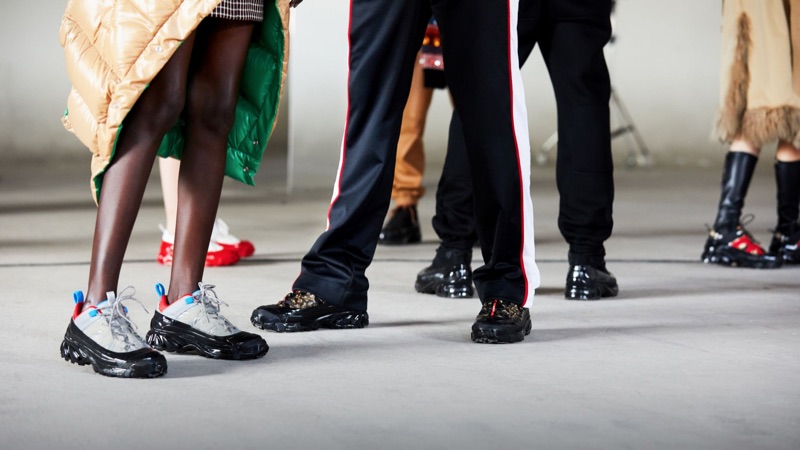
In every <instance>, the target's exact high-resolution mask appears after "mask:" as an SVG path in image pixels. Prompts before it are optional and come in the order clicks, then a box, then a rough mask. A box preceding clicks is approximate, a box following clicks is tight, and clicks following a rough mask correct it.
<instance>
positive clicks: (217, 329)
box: [147, 283, 269, 360]
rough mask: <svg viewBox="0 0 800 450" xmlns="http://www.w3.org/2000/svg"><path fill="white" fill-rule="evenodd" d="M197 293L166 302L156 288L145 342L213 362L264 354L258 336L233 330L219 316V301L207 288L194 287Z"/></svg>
mask: <svg viewBox="0 0 800 450" xmlns="http://www.w3.org/2000/svg"><path fill="white" fill-rule="evenodd" d="M198 285H199V287H200V289H199V290H197V291H195V292H194V293H193V294H191V295H186V296H183V297H181V298H179V299H178V300H176V301H175V302H174V303H172V304H171V305H170V304H169V303H168V302H167V296H166V295H165V293H164V286H162V285H161V284H160V283H159V284H157V285H156V292H157V293H158V295H159V296H160V297H161V301H160V302H159V305H158V311H156V313H155V315H154V316H153V319H152V320H151V321H150V331H149V332H148V333H147V342H148V343H149V344H150V345H151V346H152V347H153V348H156V349H159V350H164V351H168V352H178V353H183V352H189V351H194V352H196V353H197V354H199V355H201V356H205V357H207V358H214V359H235V360H242V359H255V358H261V357H262V356H264V355H266V354H267V351H268V350H269V346H267V341H265V340H264V338H262V337H261V336H259V335H257V334H253V333H248V332H246V331H241V330H239V329H238V328H236V327H235V326H234V325H233V324H232V323H231V322H230V321H228V319H226V318H225V317H223V316H222V314H220V312H219V309H220V304H224V305H225V306H227V305H228V304H227V303H225V302H223V301H221V300H220V299H219V298H218V297H217V293H216V292H214V286H213V285H211V284H204V283H198Z"/></svg>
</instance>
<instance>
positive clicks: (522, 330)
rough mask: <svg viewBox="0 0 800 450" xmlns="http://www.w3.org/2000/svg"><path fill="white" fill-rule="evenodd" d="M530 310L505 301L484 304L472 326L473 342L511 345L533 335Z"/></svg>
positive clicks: (489, 301)
mask: <svg viewBox="0 0 800 450" xmlns="http://www.w3.org/2000/svg"><path fill="white" fill-rule="evenodd" d="M531 327H532V325H531V315H530V312H529V311H528V308H525V307H523V306H522V305H517V304H516V303H511V302H509V301H505V300H499V299H492V300H488V301H486V302H484V303H483V306H482V307H481V311H480V312H479V313H478V316H477V317H476V318H475V323H474V324H473V325H472V340H473V342H478V343H481V344H510V343H513V342H519V341H522V340H523V339H525V336H527V335H529V334H531Z"/></svg>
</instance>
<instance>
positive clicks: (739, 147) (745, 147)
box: [730, 139, 761, 158]
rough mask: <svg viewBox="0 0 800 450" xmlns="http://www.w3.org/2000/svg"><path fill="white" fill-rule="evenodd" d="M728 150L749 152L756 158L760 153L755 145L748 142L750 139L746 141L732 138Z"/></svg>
mask: <svg viewBox="0 0 800 450" xmlns="http://www.w3.org/2000/svg"><path fill="white" fill-rule="evenodd" d="M730 151H732V152H742V153H749V154H751V155H753V156H755V157H756V158H758V155H759V154H760V153H761V149H760V148H758V147H755V146H754V145H753V144H751V143H750V141H746V140H744V139H734V140H733V142H731V148H730Z"/></svg>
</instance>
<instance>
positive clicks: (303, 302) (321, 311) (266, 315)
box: [250, 290, 369, 333]
mask: <svg viewBox="0 0 800 450" xmlns="http://www.w3.org/2000/svg"><path fill="white" fill-rule="evenodd" d="M250 321H251V322H253V325H255V326H256V327H258V328H261V329H262V330H269V331H277V332H278V333H283V332H293V331H313V330H316V329H319V328H320V327H322V328H336V329H339V328H364V327H366V326H367V325H369V314H367V312H366V311H356V310H353V309H348V308H344V307H341V306H336V305H332V304H330V303H326V302H324V301H323V300H321V299H320V298H318V297H317V296H316V295H314V294H311V293H308V292H303V291H297V290H296V291H292V292H290V293H289V294H287V295H286V297H284V298H283V300H281V301H279V302H278V303H276V304H274V305H264V306H259V307H258V308H256V309H255V310H253V314H252V315H251V316H250Z"/></svg>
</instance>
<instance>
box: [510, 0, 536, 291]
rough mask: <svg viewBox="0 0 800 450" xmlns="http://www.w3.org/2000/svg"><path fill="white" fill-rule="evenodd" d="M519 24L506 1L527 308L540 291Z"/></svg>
mask: <svg viewBox="0 0 800 450" xmlns="http://www.w3.org/2000/svg"><path fill="white" fill-rule="evenodd" d="M518 20H519V0H509V1H508V43H509V45H508V64H509V67H508V73H509V86H510V88H511V92H510V95H511V120H512V122H513V126H514V140H515V144H516V150H517V168H518V170H519V178H520V189H521V192H520V198H521V199H522V204H521V205H520V207H521V211H522V230H521V232H522V239H521V241H522V248H521V249H520V264H521V266H522V274H523V276H524V277H525V287H526V291H525V301H524V302H523V306H529V304H530V303H531V302H532V301H533V295H534V291H535V290H536V288H538V287H539V284H540V281H541V280H540V277H539V268H538V267H537V266H536V261H535V257H536V250H535V248H534V243H533V202H532V200H531V145H530V136H529V134H528V110H527V108H526V107H525V89H524V88H523V86H522V74H521V73H520V70H519V50H518V46H519V42H518V41H519V37H518V33H517V22H518Z"/></svg>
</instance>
